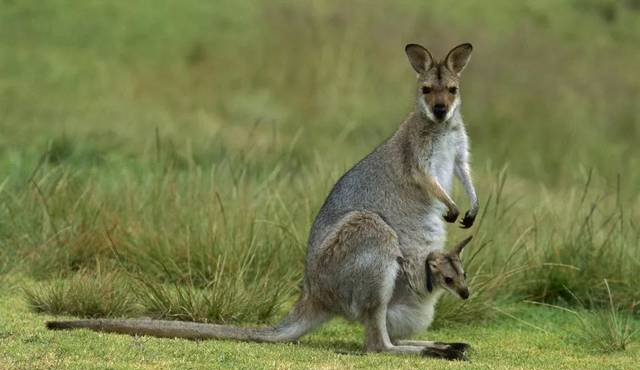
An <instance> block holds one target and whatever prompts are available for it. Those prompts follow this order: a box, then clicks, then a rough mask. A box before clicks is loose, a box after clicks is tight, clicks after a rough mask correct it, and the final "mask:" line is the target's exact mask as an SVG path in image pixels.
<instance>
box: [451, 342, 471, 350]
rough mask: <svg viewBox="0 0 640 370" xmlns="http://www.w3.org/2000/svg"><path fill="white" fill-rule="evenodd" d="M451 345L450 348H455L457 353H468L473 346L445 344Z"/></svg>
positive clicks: (467, 344)
mask: <svg viewBox="0 0 640 370" xmlns="http://www.w3.org/2000/svg"><path fill="white" fill-rule="evenodd" d="M445 344H447V345H449V347H451V348H453V349H454V350H456V351H460V352H467V351H469V350H470V349H471V345H469V343H445Z"/></svg>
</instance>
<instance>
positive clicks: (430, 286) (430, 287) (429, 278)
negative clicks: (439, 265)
mask: <svg viewBox="0 0 640 370" xmlns="http://www.w3.org/2000/svg"><path fill="white" fill-rule="evenodd" d="M432 259H433V258H432V256H431V254H429V256H427V259H426V260H425V261H424V268H425V270H426V271H427V291H428V292H429V293H431V292H432V291H433V272H432V271H431V265H430V262H431V261H432Z"/></svg>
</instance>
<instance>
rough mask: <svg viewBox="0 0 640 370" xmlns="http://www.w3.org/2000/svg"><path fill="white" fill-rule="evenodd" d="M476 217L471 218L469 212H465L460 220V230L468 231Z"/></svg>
mask: <svg viewBox="0 0 640 370" xmlns="http://www.w3.org/2000/svg"><path fill="white" fill-rule="evenodd" d="M475 219H476V216H475V215H474V216H471V215H469V211H467V212H465V214H464V217H463V218H462V220H460V228H461V229H468V228H470V227H471V226H472V225H473V222H474V221H475Z"/></svg>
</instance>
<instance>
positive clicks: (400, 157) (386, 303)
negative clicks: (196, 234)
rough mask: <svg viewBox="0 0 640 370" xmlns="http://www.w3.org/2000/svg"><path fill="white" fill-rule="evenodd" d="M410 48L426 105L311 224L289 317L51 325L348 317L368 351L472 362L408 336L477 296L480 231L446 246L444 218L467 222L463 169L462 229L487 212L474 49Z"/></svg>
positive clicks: (177, 327) (164, 326)
mask: <svg viewBox="0 0 640 370" xmlns="http://www.w3.org/2000/svg"><path fill="white" fill-rule="evenodd" d="M405 51H406V54H407V56H408V58H409V61H410V63H411V65H412V66H413V68H414V69H415V71H416V72H417V73H418V76H417V87H416V99H415V111H414V112H411V113H410V114H409V116H408V117H407V118H406V119H405V121H404V122H403V123H402V124H401V125H400V127H399V128H398V130H397V131H396V132H395V133H394V134H393V135H392V136H391V137H390V138H389V139H387V140H386V141H385V142H384V143H382V144H381V145H380V146H378V147H377V148H376V149H375V150H374V151H373V152H372V153H370V154H369V155H367V156H366V157H365V158H364V159H362V160H361V161H360V162H359V163H357V164H356V165H355V166H354V167H353V168H351V169H350V170H349V171H347V173H346V174H344V175H343V176H342V177H341V178H340V180H338V182H337V183H336V184H335V185H334V187H333V189H332V190H331V192H330V194H329V196H328V197H327V199H326V200H325V203H324V204H323V206H322V208H321V209H320V211H319V213H318V216H317V217H316V219H315V222H314V223H313V226H312V228H311V232H310V236H309V240H308V245H307V256H306V260H305V275H304V282H303V283H304V284H303V290H302V294H301V297H300V299H299V301H298V302H297V303H296V304H295V305H294V307H293V308H292V310H291V311H290V312H289V313H288V314H287V315H286V317H285V318H284V319H283V321H282V322H281V323H280V324H278V325H276V326H274V327H268V328H238V327H232V326H221V325H210V324H198V323H188V322H176V321H159V320H158V321H156V320H79V321H61V322H56V321H54V322H49V323H47V326H48V327H49V328H50V329H69V328H89V329H92V330H98V331H106V332H116V333H124V334H131V335H152V336H158V337H172V338H173V337H180V338H189V339H208V338H219V339H224V338H229V339H237V340H246V341H260V342H285V341H295V340H297V339H298V338H300V337H301V336H302V335H304V334H306V333H308V332H309V331H310V330H312V329H313V328H315V327H317V326H318V325H320V324H321V323H323V322H325V321H327V320H329V319H330V318H332V317H334V316H343V317H345V318H347V319H349V320H356V321H360V322H361V323H363V324H364V325H365V328H366V339H365V343H364V350H365V351H367V352H382V351H384V352H394V353H415V354H422V355H426V356H433V357H443V358H448V359H464V358H465V356H466V355H465V353H466V350H467V348H468V345H466V344H463V343H450V344H445V343H436V342H427V341H404V340H402V339H404V338H407V337H409V336H410V335H412V334H414V333H416V332H418V331H420V330H424V329H426V328H427V327H428V326H429V325H430V323H431V321H432V319H433V313H434V306H435V304H436V302H437V301H438V299H439V297H440V295H441V293H442V292H443V291H444V290H449V291H451V292H453V293H454V294H456V295H458V296H459V297H460V298H462V299H466V298H468V296H469V291H468V289H467V287H466V285H465V277H464V270H463V268H462V264H461V263H460V259H459V254H460V251H461V250H462V248H463V247H464V246H465V244H466V243H468V242H469V240H470V238H467V239H465V240H464V241H462V242H461V243H460V244H458V245H457V246H456V247H455V248H453V249H452V251H451V252H449V253H447V252H444V251H443V244H444V241H445V226H444V222H443V216H442V215H443V214H444V220H446V221H447V222H455V221H456V219H457V218H458V214H459V212H458V207H457V206H456V204H455V203H454V201H453V200H452V199H451V197H450V196H449V194H448V192H449V189H450V188H451V182H452V178H453V174H454V173H455V174H456V175H457V176H458V178H459V179H460V181H461V183H462V185H463V187H464V189H465V190H466V193H467V195H468V197H469V198H470V204H471V206H470V210H469V211H468V212H466V214H465V215H464V217H463V218H462V220H461V227H463V228H468V227H471V225H472V224H473V221H474V219H475V217H476V214H477V212H478V199H477V197H476V192H475V190H474V187H473V183H472V181H471V176H470V170H469V164H468V157H469V154H468V139H467V135H466V132H465V128H464V124H463V122H462V117H461V114H460V102H461V101H460V93H459V90H460V88H459V83H460V74H461V72H462V70H463V69H464V67H465V66H466V65H467V63H468V61H469V59H470V55H471V51H472V47H471V45H470V44H462V45H459V46H456V47H454V48H453V49H452V50H451V51H450V52H449V53H448V54H447V56H446V57H445V58H444V60H443V61H440V62H438V61H435V60H434V59H433V58H432V56H431V54H430V53H429V51H427V49H425V48H424V47H422V46H420V45H416V44H410V45H407V46H406V48H405ZM445 210H446V212H445Z"/></svg>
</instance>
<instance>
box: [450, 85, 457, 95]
mask: <svg viewBox="0 0 640 370" xmlns="http://www.w3.org/2000/svg"><path fill="white" fill-rule="evenodd" d="M457 92H458V88H457V87H455V86H452V87H450V88H449V93H450V94H453V95H455V94H456V93H457Z"/></svg>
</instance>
